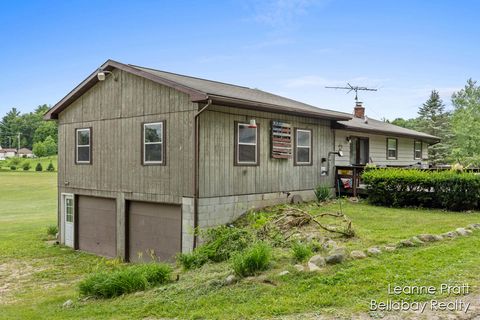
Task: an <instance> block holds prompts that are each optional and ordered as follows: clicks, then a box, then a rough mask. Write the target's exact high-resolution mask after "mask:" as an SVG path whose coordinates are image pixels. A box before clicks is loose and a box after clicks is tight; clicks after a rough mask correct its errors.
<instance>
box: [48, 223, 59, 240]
mask: <svg viewBox="0 0 480 320" xmlns="http://www.w3.org/2000/svg"><path fill="white" fill-rule="evenodd" d="M57 233H58V227H57V225H56V224H52V225H50V226H48V227H47V235H49V236H53V237H54V236H56V235H57Z"/></svg>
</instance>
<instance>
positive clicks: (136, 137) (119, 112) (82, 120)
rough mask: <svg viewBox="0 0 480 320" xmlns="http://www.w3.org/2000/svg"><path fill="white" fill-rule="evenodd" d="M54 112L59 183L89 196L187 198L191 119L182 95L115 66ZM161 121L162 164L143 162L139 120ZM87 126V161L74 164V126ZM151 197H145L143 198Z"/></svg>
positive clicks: (190, 109)
mask: <svg viewBox="0 0 480 320" xmlns="http://www.w3.org/2000/svg"><path fill="white" fill-rule="evenodd" d="M114 72H115V74H116V76H117V77H118V81H114V80H113V77H112V76H107V79H106V80H105V81H103V82H99V83H97V84H96V85H95V86H94V87H92V88H91V89H90V90H89V91H87V92H86V93H85V94H84V95H82V96H81V97H80V98H79V99H77V100H76V101H75V102H74V103H73V104H72V105H71V106H69V107H68V108H67V109H66V110H64V111H63V112H62V113H60V115H59V167H58V171H59V176H58V177H59V178H58V179H59V180H58V181H59V186H60V187H62V189H69V190H85V193H87V194H91V195H102V194H105V193H109V192H125V193H126V197H127V198H129V199H157V200H158V199H162V201H163V202H170V203H181V197H182V196H193V154H194V150H193V132H194V129H193V117H194V112H195V110H197V108H198V107H197V104H195V103H192V102H191V101H190V99H189V97H188V95H186V94H183V93H181V92H178V91H176V90H174V89H171V88H168V87H165V86H162V85H159V84H156V83H154V82H152V81H150V80H146V79H143V78H140V77H137V76H134V75H131V74H128V73H125V72H121V71H118V70H115V71H114ZM159 120H165V121H166V139H165V141H166V158H165V160H166V165H164V166H143V165H142V162H141V155H142V150H141V149H142V141H141V135H142V123H143V122H153V121H159ZM82 127H92V142H93V146H92V147H93V149H92V161H93V163H92V165H84V164H82V165H81V164H78V165H77V164H75V129H76V128H82ZM148 195H151V196H148Z"/></svg>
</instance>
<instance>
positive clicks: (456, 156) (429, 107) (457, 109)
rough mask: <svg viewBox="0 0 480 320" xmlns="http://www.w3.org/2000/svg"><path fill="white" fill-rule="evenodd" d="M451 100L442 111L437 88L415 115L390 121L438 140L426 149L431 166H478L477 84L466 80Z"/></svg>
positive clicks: (479, 88)
mask: <svg viewBox="0 0 480 320" xmlns="http://www.w3.org/2000/svg"><path fill="white" fill-rule="evenodd" d="M451 101H452V105H453V110H450V111H447V110H445V104H444V102H443V100H442V99H441V98H440V95H439V93H438V91H436V90H433V91H432V92H431V94H430V97H429V98H428V100H427V101H426V102H425V103H424V104H423V105H422V106H420V108H419V110H418V116H417V117H416V118H412V119H403V118H397V119H395V120H393V121H392V123H393V124H395V125H398V126H401V127H405V128H408V129H413V130H417V131H421V132H425V133H428V134H431V135H434V136H437V137H439V138H440V139H441V141H440V142H439V143H437V144H434V145H431V146H430V147H429V148H428V155H429V160H430V162H431V163H432V164H433V165H443V164H454V163H460V164H462V165H464V166H474V167H480V86H479V85H477V82H476V81H474V80H472V79H469V80H468V81H467V84H466V85H465V87H464V88H463V89H461V90H459V91H457V92H454V93H453V94H452V97H451Z"/></svg>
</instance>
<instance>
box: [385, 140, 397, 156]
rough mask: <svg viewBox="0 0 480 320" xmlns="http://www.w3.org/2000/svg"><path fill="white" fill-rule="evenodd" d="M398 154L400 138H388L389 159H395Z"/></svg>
mask: <svg viewBox="0 0 480 320" xmlns="http://www.w3.org/2000/svg"><path fill="white" fill-rule="evenodd" d="M397 156H398V140H397V139H395V138H387V159H388V160H395V159H397Z"/></svg>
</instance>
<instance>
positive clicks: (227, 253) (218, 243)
mask: <svg viewBox="0 0 480 320" xmlns="http://www.w3.org/2000/svg"><path fill="white" fill-rule="evenodd" d="M199 236H200V237H201V238H202V239H203V240H204V244H203V245H201V246H200V247H198V248H196V249H195V250H194V251H193V252H192V253H188V254H179V255H178V256H177V262H178V263H179V264H180V265H182V266H183V268H184V269H187V270H188V269H192V268H198V267H201V266H202V265H204V264H205V263H207V262H208V261H213V262H221V261H226V260H228V259H229V258H230V257H231V255H232V254H234V253H235V252H239V251H242V250H244V249H245V248H247V247H248V245H249V244H250V243H251V242H252V241H253V235H252V234H251V233H250V232H248V231H247V230H245V229H241V228H236V227H227V226H219V227H215V228H210V229H207V230H205V231H201V232H199Z"/></svg>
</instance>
